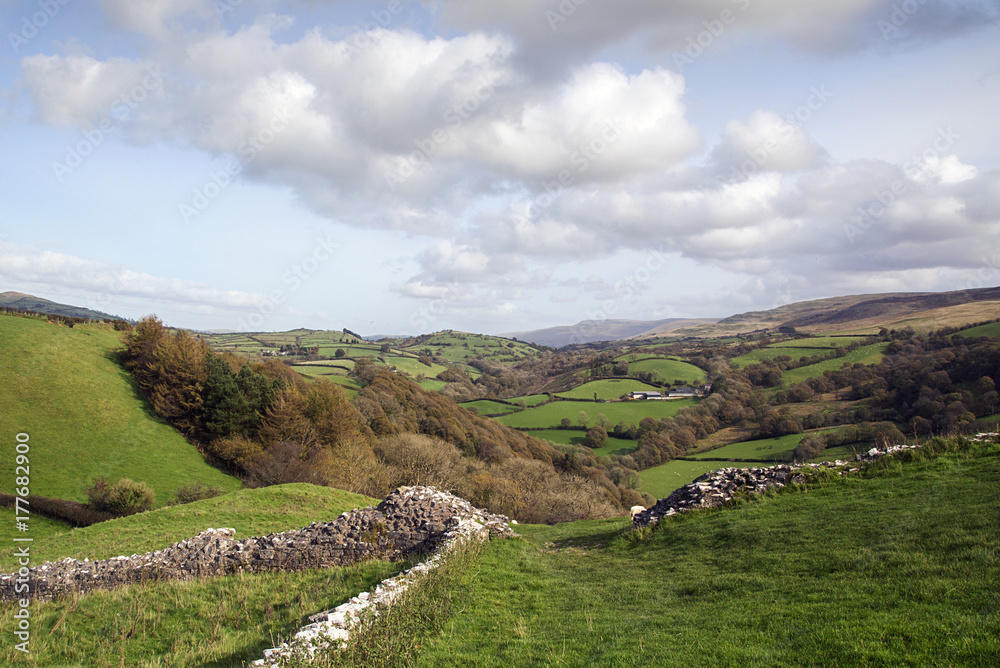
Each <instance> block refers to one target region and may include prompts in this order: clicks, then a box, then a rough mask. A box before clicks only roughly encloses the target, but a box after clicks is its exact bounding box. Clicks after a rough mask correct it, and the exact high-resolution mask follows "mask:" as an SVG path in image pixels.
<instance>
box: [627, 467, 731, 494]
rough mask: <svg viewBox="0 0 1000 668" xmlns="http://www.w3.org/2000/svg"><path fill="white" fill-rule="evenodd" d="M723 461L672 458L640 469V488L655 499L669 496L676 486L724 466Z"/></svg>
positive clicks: (681, 485)
mask: <svg viewBox="0 0 1000 668" xmlns="http://www.w3.org/2000/svg"><path fill="white" fill-rule="evenodd" d="M726 466H727V464H726V463H725V462H704V461H687V460H681V459H674V460H672V461H669V462H667V463H666V464H660V465H659V466H654V467H653V468H651V469H646V470H645V471H640V472H639V475H640V477H641V479H642V487H641V490H642V491H643V492H646V493H647V494H652V495H653V496H654V497H656V498H657V499H662V498H665V497H668V496H670V493H671V492H673V491H674V490H675V489H677V488H678V487H683V486H684V485H686V484H688V483H689V482H691V481H692V480H694V479H695V478H697V477H698V476H700V475H702V474H703V473H708V472H709V471H714V470H715V469H720V468H724V467H726Z"/></svg>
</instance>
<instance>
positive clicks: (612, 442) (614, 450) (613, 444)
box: [531, 429, 638, 457]
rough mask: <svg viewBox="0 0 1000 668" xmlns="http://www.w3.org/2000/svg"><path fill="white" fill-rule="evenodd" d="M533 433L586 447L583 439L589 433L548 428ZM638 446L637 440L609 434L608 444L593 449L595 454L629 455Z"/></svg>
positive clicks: (556, 441) (564, 443)
mask: <svg viewBox="0 0 1000 668" xmlns="http://www.w3.org/2000/svg"><path fill="white" fill-rule="evenodd" d="M531 435H532V436H534V437H535V438H543V439H545V440H546V441H552V442H553V443H558V444H560V445H579V446H582V447H586V446H584V445H583V439H584V437H585V436H586V435H587V434H586V432H583V431H579V430H576V429H546V430H545V431H533V432H531ZM637 447H638V444H637V443H636V442H635V441H630V440H628V439H625V438H615V437H614V436H609V437H608V443H607V445H605V446H604V447H603V448H597V449H596V450H592V452H593V453H594V454H595V455H599V456H602V457H609V456H611V455H627V454H629V453H631V452H635V449H636V448H637Z"/></svg>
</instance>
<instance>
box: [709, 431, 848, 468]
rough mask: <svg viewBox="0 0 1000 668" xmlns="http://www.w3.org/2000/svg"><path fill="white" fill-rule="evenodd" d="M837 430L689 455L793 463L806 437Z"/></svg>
mask: <svg viewBox="0 0 1000 668" xmlns="http://www.w3.org/2000/svg"><path fill="white" fill-rule="evenodd" d="M831 431H836V429H835V428H834V429H822V430H819V431H816V432H807V433H804V434H788V435H787V436H779V437H777V438H762V439H758V440H755V441H741V442H740V443H731V444H729V445H726V446H723V447H721V448H716V449H715V450H708V451H706V452H699V453H698V454H696V455H689V456H690V457H691V458H692V459H707V458H712V459H720V458H721V459H740V460H744V461H758V462H787V461H791V458H792V451H793V450H795V448H796V446H798V444H799V442H800V441H801V440H802V439H804V438H805V437H806V436H810V435H813V434H822V433H828V432H831ZM720 463H721V462H720Z"/></svg>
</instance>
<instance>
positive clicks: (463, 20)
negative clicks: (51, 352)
mask: <svg viewBox="0 0 1000 668" xmlns="http://www.w3.org/2000/svg"><path fill="white" fill-rule="evenodd" d="M0 11H2V19H3V26H4V33H5V36H6V37H5V41H6V42H7V43H6V44H5V45H4V46H3V47H2V49H0V51H2V53H3V56H2V58H0V87H2V89H3V95H2V96H0V118H2V121H3V122H2V124H0V145H2V147H3V148H4V150H5V153H6V155H7V158H8V159H7V160H5V161H3V162H2V163H0V183H2V186H0V187H2V188H3V197H4V199H3V201H4V203H5V211H4V217H3V224H2V225H0V290H17V291H21V292H29V293H32V294H36V295H39V296H42V297H46V298H49V299H53V300H57V301H63V302H69V303H74V304H80V305H84V306H90V307H92V308H97V309H100V310H103V311H108V312H111V313H115V314H120V315H124V316H128V317H140V316H142V315H145V314H148V313H156V314H158V315H159V316H160V317H162V318H163V319H164V320H165V321H166V322H167V323H169V324H172V325H177V326H184V327H192V328H198V329H234V330H238V329H250V330H281V329H290V328H294V327H314V328H337V329H339V328H342V327H347V328H349V329H352V330H354V331H358V332H360V333H363V334H393V333H419V332H424V331H435V330H439V329H444V328H454V329H465V330H473V331H483V332H490V333H500V332H510V331H523V330H528V329H534V328H539V327H546V326H552V325H559V324H572V323H574V322H577V321H579V320H582V319H586V318H600V317H613V318H635V319H659V318H667V317H709V316H717V317H723V316H726V315H730V314H733V313H737V312H742V311H747V310H757V309H764V308H770V307H773V306H776V305H779V304H783V303H788V302H793V301H801V300H805V299H813V298H819V297H826V296H834V295H838V294H847V293H869V292H889V291H923V290H955V289H963V288H967V287H979V286H981V285H996V284H1000V266H998V260H997V253H998V251H1000V125H998V124H997V123H996V111H997V109H1000V46H998V45H1000V39H998V37H1000V35H998V32H1000V31H998V27H997V21H998V16H1000V13H998V12H1000V3H998V2H997V1H996V0H978V1H965V0H952V1H948V2H934V1H933V0H924V1H921V0H907V1H906V2H899V1H898V0H894V1H887V0H839V1H837V2H834V1H830V0H809V1H805V0H797V1H795V2H792V1H791V0H697V1H696V0H680V1H678V2H671V3H664V2H661V1H659V0H632V1H630V2H617V3H616V2H598V1H597V0H561V1H559V0H548V1H542V0H511V1H509V2H504V3H498V2H491V1H489V0H435V1H431V0H427V1H423V2H418V1H413V2H403V1H400V2H394V1H392V0H385V1H382V2H365V1H360V0H358V1H354V2H321V1H319V0H315V1H309V2H306V1H303V2H295V1H292V0H289V1H286V2H270V1H268V0H242V2H240V1H238V0H215V1H214V2H213V0H100V1H96V2H86V1H84V0H40V1H39V0H36V1H35V2H16V3H15V2H4V3H3V4H2V9H0Z"/></svg>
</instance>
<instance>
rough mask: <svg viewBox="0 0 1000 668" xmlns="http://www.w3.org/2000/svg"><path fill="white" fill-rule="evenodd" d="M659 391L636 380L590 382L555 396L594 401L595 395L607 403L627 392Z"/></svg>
mask: <svg viewBox="0 0 1000 668" xmlns="http://www.w3.org/2000/svg"><path fill="white" fill-rule="evenodd" d="M659 390H660V388H658V387H654V386H653V385H649V384H648V383H643V382H642V381H638V380H621V379H611V380H592V381H590V382H589V383H584V384H583V385H578V386H577V387H574V388H573V389H572V390H569V391H568V392H560V393H559V394H557V395H556V396H559V397H564V398H566V399H594V398H595V397H594V395H595V394H596V395H597V397H596V398H597V399H604V400H605V401H608V400H610V399H617V398H619V397H621V396H624V395H626V394H628V393H629V392H644V391H645V392H657V391H659Z"/></svg>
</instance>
